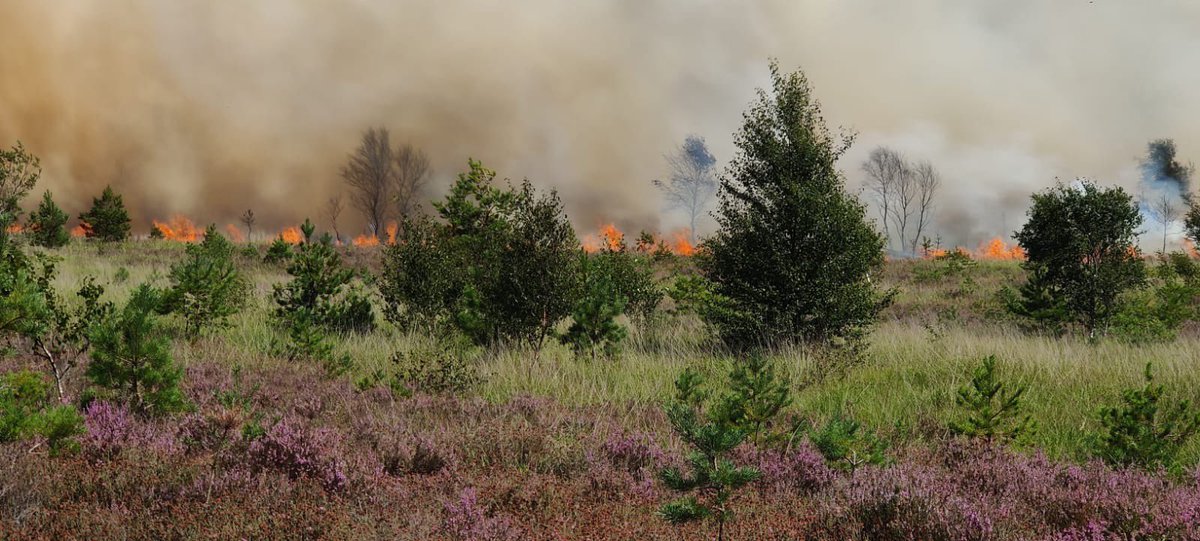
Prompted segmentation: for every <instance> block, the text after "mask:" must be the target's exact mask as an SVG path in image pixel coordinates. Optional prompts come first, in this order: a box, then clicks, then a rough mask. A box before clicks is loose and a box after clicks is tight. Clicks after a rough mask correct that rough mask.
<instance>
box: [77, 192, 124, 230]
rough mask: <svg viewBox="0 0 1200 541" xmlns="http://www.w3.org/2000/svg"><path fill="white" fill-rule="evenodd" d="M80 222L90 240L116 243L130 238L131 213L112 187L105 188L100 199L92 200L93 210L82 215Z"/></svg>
mask: <svg viewBox="0 0 1200 541" xmlns="http://www.w3.org/2000/svg"><path fill="white" fill-rule="evenodd" d="M79 220H80V222H81V225H82V226H83V234H84V236H85V237H87V238H89V239H99V240H102V241H105V242H116V241H122V240H125V239H126V238H129V213H128V212H126V211H125V203H124V202H123V201H122V200H121V196H120V195H118V194H117V193H116V192H114V191H113V189H112V186H105V187H104V192H103V193H101V194H100V197H98V198H93V199H92V208H91V209H89V210H88V211H87V212H85V213H83V214H80V215H79Z"/></svg>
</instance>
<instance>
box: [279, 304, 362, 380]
mask: <svg viewBox="0 0 1200 541" xmlns="http://www.w3.org/2000/svg"><path fill="white" fill-rule="evenodd" d="M276 349H280V351H278V352H277V353H279V354H281V355H282V356H284V357H286V358H287V359H288V360H289V361H305V362H316V363H319V364H320V365H321V368H323V369H324V370H325V374H326V375H328V376H329V377H331V378H336V377H341V376H343V375H345V374H346V373H347V372H349V371H350V369H351V368H353V367H354V363H353V361H352V360H351V359H350V355H348V354H342V355H336V354H334V352H333V343H332V342H331V341H330V340H329V336H328V335H327V334H326V333H325V330H324V328H323V327H321V325H320V324H319V322H318V321H317V320H316V318H315V317H314V316H313V315H312V312H311V311H309V310H299V311H297V312H296V313H295V314H293V315H292V317H291V319H289V320H288V342H287V344H286V345H284V346H283V347H282V348H276Z"/></svg>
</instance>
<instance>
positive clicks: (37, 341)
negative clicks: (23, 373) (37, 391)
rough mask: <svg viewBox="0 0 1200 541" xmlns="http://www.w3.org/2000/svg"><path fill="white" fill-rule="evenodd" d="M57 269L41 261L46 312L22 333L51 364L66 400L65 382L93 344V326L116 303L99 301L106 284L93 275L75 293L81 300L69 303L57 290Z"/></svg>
mask: <svg viewBox="0 0 1200 541" xmlns="http://www.w3.org/2000/svg"><path fill="white" fill-rule="evenodd" d="M55 272H56V271H55V266H54V263H53V262H52V261H49V260H44V261H43V262H42V272H41V273H40V275H39V276H38V290H39V291H40V292H41V295H42V303H43V304H42V305H43V306H44V307H45V313H44V314H43V317H42V319H40V320H39V321H38V323H37V325H36V326H33V327H30V328H29V329H27V330H26V332H25V333H23V334H24V335H25V337H26V338H27V339H29V341H30V343H31V345H32V348H31V349H32V353H33V354H34V355H35V356H37V357H40V358H41V359H42V360H43V361H45V362H46V365H47V366H48V367H49V369H50V375H51V376H52V377H53V378H54V383H55V386H56V388H57V391H58V397H59V399H60V400H66V389H65V381H66V379H67V377H68V376H69V374H70V373H71V371H72V370H73V369H74V368H75V366H76V365H77V364H78V362H79V359H81V358H82V357H83V356H84V354H85V353H87V351H88V349H89V348H90V347H91V338H90V333H91V330H92V328H93V326H95V325H96V324H97V323H99V322H102V321H104V320H106V319H107V318H108V317H109V316H110V315H111V314H112V312H113V305H112V303H111V302H107V301H101V300H100V297H102V296H103V295H104V287H103V286H101V285H99V284H97V283H96V282H95V279H94V278H92V277H90V276H89V277H85V278H84V279H83V284H82V285H81V286H80V288H79V290H78V291H77V292H76V296H77V297H78V298H79V300H78V302H76V303H68V302H67V300H66V299H63V298H62V297H60V296H59V295H58V293H57V292H56V291H55V290H54V286H53V285H52V282H53V280H54V276H55Z"/></svg>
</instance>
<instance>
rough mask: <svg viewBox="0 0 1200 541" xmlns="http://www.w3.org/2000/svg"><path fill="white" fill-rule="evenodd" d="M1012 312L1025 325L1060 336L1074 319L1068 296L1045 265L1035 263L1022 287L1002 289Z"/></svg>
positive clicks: (1007, 305) (1033, 329)
mask: <svg viewBox="0 0 1200 541" xmlns="http://www.w3.org/2000/svg"><path fill="white" fill-rule="evenodd" d="M1002 292H1003V294H1004V295H1005V299H1004V300H1005V306H1006V308H1008V311H1009V313H1011V314H1013V315H1015V316H1017V317H1019V318H1021V321H1022V326H1023V327H1024V328H1025V329H1026V330H1028V331H1033V332H1040V333H1047V334H1052V335H1058V334H1061V333H1062V332H1063V330H1064V329H1063V326H1064V325H1065V324H1066V323H1068V322H1069V321H1070V320H1071V315H1070V312H1069V311H1068V310H1067V301H1066V295H1063V294H1062V292H1060V291H1059V290H1058V289H1057V287H1056V285H1055V284H1052V283H1050V282H1049V281H1048V280H1047V279H1046V271H1045V268H1044V267H1040V266H1031V267H1030V269H1029V273H1028V276H1027V278H1026V280H1025V283H1024V284H1021V287H1020V289H1018V291H1017V292H1016V293H1014V292H1013V291H1012V290H1011V289H1008V288H1006V289H1004V290H1002Z"/></svg>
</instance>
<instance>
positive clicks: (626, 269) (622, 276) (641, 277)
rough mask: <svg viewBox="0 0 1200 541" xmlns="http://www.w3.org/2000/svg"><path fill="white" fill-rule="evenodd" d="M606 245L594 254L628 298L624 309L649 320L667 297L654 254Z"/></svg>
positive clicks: (622, 293) (599, 263)
mask: <svg viewBox="0 0 1200 541" xmlns="http://www.w3.org/2000/svg"><path fill="white" fill-rule="evenodd" d="M605 248H606V249H604V250H601V251H600V252H598V253H596V254H593V256H592V258H593V259H594V260H595V262H596V264H597V265H598V266H599V267H600V269H601V271H602V272H603V273H604V274H606V275H608V281H610V282H611V283H612V284H613V288H614V289H615V290H616V292H617V293H619V294H620V295H621V297H623V298H624V299H625V309H624V312H625V313H626V314H628V315H629V317H630V318H632V319H634V320H635V321H637V322H640V323H647V322H649V321H650V320H652V319H653V318H654V316H655V313H656V312H657V310H658V305H659V304H660V303H661V302H662V299H663V290H662V288H661V287H659V285H658V283H657V282H656V281H655V279H654V267H653V266H652V263H651V256H649V255H647V254H643V253H635V252H630V251H628V250H626V249H625V247H624V245H621V249H620V250H610V249H607V248H608V247H607V246H606V247H605Z"/></svg>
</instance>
